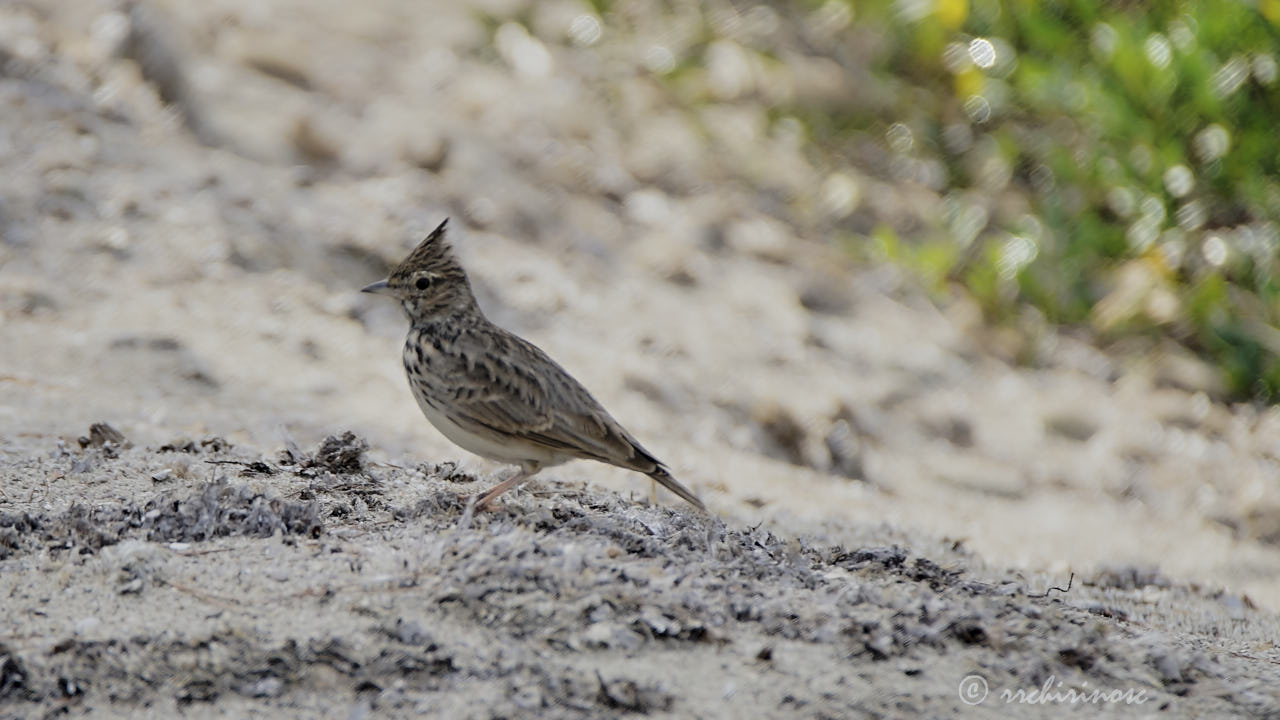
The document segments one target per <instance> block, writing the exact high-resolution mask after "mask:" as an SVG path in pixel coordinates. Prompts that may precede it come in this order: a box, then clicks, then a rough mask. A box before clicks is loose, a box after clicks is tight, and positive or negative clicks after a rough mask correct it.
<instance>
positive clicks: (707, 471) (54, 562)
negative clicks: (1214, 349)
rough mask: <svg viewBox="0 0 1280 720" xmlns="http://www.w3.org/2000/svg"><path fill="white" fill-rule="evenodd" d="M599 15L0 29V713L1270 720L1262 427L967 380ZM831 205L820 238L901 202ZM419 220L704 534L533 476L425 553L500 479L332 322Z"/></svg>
mask: <svg viewBox="0 0 1280 720" xmlns="http://www.w3.org/2000/svg"><path fill="white" fill-rule="evenodd" d="M621 7H622V8H623V9H622V10H620V11H619V14H618V16H617V17H613V18H611V19H609V22H607V23H605V24H604V26H603V27H604V32H603V35H602V36H601V38H600V39H599V41H598V42H590V43H588V42H584V41H581V37H580V35H581V33H580V32H577V31H573V30H571V28H577V29H578V31H580V30H581V28H582V27H584V25H583V21H580V20H578V19H579V18H581V17H583V16H586V15H589V10H588V8H586V6H579V5H577V4H575V3H542V4H537V5H529V6H525V5H522V4H520V3H496V2H491V3H480V4H477V5H474V6H472V5H464V4H458V5H450V4H446V5H437V4H434V3H432V4H425V3H412V2H396V1H394V0H380V1H377V2H368V3H362V4H360V5H358V6H357V7H354V8H353V7H349V6H348V5H347V4H341V3H336V2H324V1H315V2H301V1H299V2H293V3H290V2H275V3H257V2H249V1H248V0H244V1H243V2H237V1H236V0H219V2H210V3H176V2H175V3H156V4H151V5H146V6H137V7H135V9H134V10H133V11H132V12H131V13H126V12H122V11H121V9H120V8H119V7H118V6H116V5H114V4H110V3H103V2H92V1H90V0H53V1H51V2H42V3H10V4H6V5H3V6H0V108H3V112H2V113H0V117H3V122H0V168H3V172H0V238H3V240H2V242H0V322H2V323H3V325H2V326H0V478H2V479H3V480H2V484H0V598H3V601H2V602H0V717H14V718H17V717H35V716H41V715H44V714H47V713H50V712H56V711H65V712H67V713H69V714H71V715H73V716H90V715H92V716H101V717H149V716H150V717H172V716H174V714H175V713H178V712H181V713H182V714H183V715H184V716H186V717H206V716H208V717H214V716H234V717H255V716H260V717H319V716H324V717H353V718H359V717H383V716H396V715H402V714H403V715H412V714H420V713H431V714H436V715H439V716H450V717H512V716H539V715H542V716H549V717H561V716H565V717H569V716H573V717H582V716H600V715H603V716H613V715H621V714H625V713H630V712H645V713H649V714H653V715H659V716H663V715H667V716H678V717H691V716H698V717H740V716H743V715H744V714H745V715H764V716H777V717H795V716H803V717H864V716H865V717H899V716H901V717H907V716H910V717H915V716H921V715H927V716H948V715H953V714H958V713H961V712H967V713H972V714H975V715H984V714H985V715H990V716H993V717H994V716H1000V717H1005V716H1007V715H1008V714H1010V712H1011V709H1010V707H1009V706H1008V705H1007V703H1006V701H1005V700H1002V699H1000V697H999V694H1000V692H1001V691H1002V690H1009V691H1016V690H1019V689H1021V690H1024V691H1033V690H1035V689H1036V688H1040V687H1043V685H1044V684H1045V683H1046V682H1049V683H1050V684H1051V685H1052V684H1053V683H1057V682H1061V683H1062V685H1061V686H1055V687H1057V689H1058V690H1059V691H1064V690H1067V689H1073V688H1074V689H1076V690H1081V689H1084V690H1086V691H1087V692H1091V691H1092V690H1094V689H1101V690H1103V691H1106V692H1110V691H1117V692H1121V693H1124V692H1128V693H1129V697H1130V698H1132V697H1134V694H1135V693H1139V692H1141V693H1142V695H1141V697H1142V699H1143V700H1144V702H1142V703H1137V702H1130V703H1125V702H1120V703H1118V704H1108V710H1109V711H1110V712H1114V713H1116V714H1118V715H1133V716H1148V715H1151V714H1154V713H1156V712H1160V711H1165V712H1169V713H1173V714H1176V715H1194V714H1197V713H1199V714H1203V715H1213V716H1241V717H1248V716H1266V715H1267V714H1268V713H1271V714H1274V713H1276V712H1277V708H1280V649H1277V648H1276V647H1275V644H1274V638H1275V637H1276V630H1277V624H1276V617H1275V614H1274V613H1275V611H1276V610H1277V609H1280V554H1277V550H1276V543H1277V542H1280V482H1278V481H1280V478H1278V477H1277V469H1278V467H1280V465H1278V464H1277V463H1278V458H1280V414H1277V413H1276V412H1275V411H1274V410H1270V409H1267V410H1258V409H1255V408H1252V407H1249V406H1233V405H1229V404H1226V403H1223V402H1221V401H1220V399H1219V398H1218V397H1217V395H1216V394H1215V386H1214V383H1213V381H1212V379H1211V373H1209V372H1207V370H1206V369H1205V368H1203V367H1202V366H1200V365H1199V364H1198V363H1197V361H1195V360H1194V359H1191V358H1188V357H1185V356H1184V355H1182V354H1180V353H1177V352H1175V351H1172V350H1168V351H1166V352H1163V353H1160V354H1144V355H1140V356H1135V355H1125V356H1116V355H1111V356H1109V355H1106V354H1103V353H1101V352H1099V351H1097V350H1096V349H1093V348H1091V347H1089V346H1088V345H1087V344H1084V343H1081V342H1079V341H1077V340H1074V339H1072V338H1071V337H1068V336H1065V335H1049V336H1045V337H1043V338H1040V339H1037V340H1034V341H1033V342H1034V344H1035V347H1034V352H1033V353H1031V355H1033V356H1034V357H1035V358H1037V361H1036V362H1035V363H1034V364H1033V366H1032V367H1026V366H1012V365H1010V364H1009V363H1008V362H1006V361H1005V360H1004V359H1003V357H1004V356H1005V355H1007V354H1008V352H1007V348H1008V347H1009V345H1010V343H1011V342H1013V343H1015V344H1016V343H1017V342H1020V341H1019V340H1017V339H1014V340H1012V341H1011V339H1010V338H1009V337H1008V336H1006V335H1003V334H1000V333H994V332H992V331H989V330H986V329H984V328H982V327H981V325H980V324H979V323H977V322H976V320H975V313H974V312H973V311H972V310H971V309H970V308H968V307H967V306H965V305H964V304H962V303H956V304H953V305H951V306H949V307H947V308H945V309H942V310H939V309H937V308H936V307H935V306H934V305H932V304H930V303H929V302H926V301H925V300H924V299H923V298H922V296H921V295H920V294H919V293H917V292H916V291H914V290H912V289H911V287H910V285H909V284H908V283H905V282H904V280H903V279H902V278H901V277H900V276H899V275H898V274H897V273H896V272H894V271H893V270H891V269H886V268H872V267H864V266H856V265H854V264H853V263H852V262H851V261H850V260H849V259H848V257H847V256H846V255H845V254H843V253H840V252H837V251H835V250H833V249H832V245H831V243H830V242H829V241H830V239H831V238H832V237H833V232H834V229H835V228H836V227H837V226H838V223H837V222H836V221H835V220H834V219H833V218H832V217H831V213H832V212H833V209H832V208H830V207H827V206H826V205H824V204H823V203H814V202H807V201H806V199H811V198H815V197H819V196H821V188H823V187H827V186H828V185H829V184H830V183H829V180H830V176H831V175H830V174H831V172H832V168H830V167H824V166H823V165H822V164H821V162H819V161H818V160H815V159H813V158H811V157H809V156H808V155H806V153H805V152H804V151H803V148H802V145H801V144H799V143H797V142H796V141H795V138H794V137H793V136H792V135H789V134H788V133H789V132H790V131H789V130H788V129H787V127H786V126H785V125H782V126H780V127H772V126H770V125H769V123H768V121H767V115H766V112H765V106H764V104H763V101H762V100H761V99H760V98H755V97H751V96H747V97H741V98H726V99H725V101H724V102H721V103H718V104H715V105H714V106H711V107H689V106H687V105H684V104H682V103H681V102H680V101H679V97H678V96H677V95H673V93H672V92H671V91H670V90H669V89H668V88H667V87H666V86H664V85H663V84H662V83H660V82H658V81H656V80H655V79H654V78H653V76H652V74H651V73H650V72H649V71H648V70H646V65H645V62H646V60H645V58H652V52H650V50H651V49H652V47H653V43H655V42H658V40H662V41H663V42H668V43H674V42H676V41H675V40H672V39H671V37H672V36H673V35H677V36H678V35H679V34H680V33H679V32H678V30H679V28H680V27H682V25H681V24H680V22H681V17H683V16H680V17H671V18H663V17H649V16H647V15H646V14H645V12H644V11H643V10H642V9H641V8H642V7H643V6H639V5H631V4H623V5H622V6H621ZM715 7H719V6H715ZM725 7H728V6H725ZM672 12H673V13H676V11H672ZM676 15H677V16H678V15H679V13H676ZM517 18H518V19H521V20H523V21H524V22H525V23H526V24H527V26H528V27H531V28H533V31H534V35H532V36H531V35H529V34H527V33H525V32H524V31H523V30H521V29H520V28H521V26H519V25H515V24H512V22H511V21H512V20H513V19H517ZM685 19H687V18H685ZM575 20H578V23H577V24H576V25H575V24H574V23H575ZM624 20H625V22H624ZM784 20H786V18H784ZM586 26H587V27H588V29H589V27H590V23H589V22H587V23H586ZM575 32H577V34H575ZM575 39H576V40H575ZM796 65H797V67H798V68H800V69H796V70H794V72H793V73H792V75H791V76H786V75H785V73H784V74H783V75H780V76H778V77H776V78H774V80H776V81H777V82H779V83H786V82H788V81H790V82H792V83H793V84H794V85H795V86H796V91H797V92H800V91H804V90H805V86H804V83H803V82H802V81H803V79H804V78H805V77H807V76H806V75H805V74H804V72H802V69H803V68H806V67H810V65H806V64H805V63H804V62H801V61H796ZM788 78H790V79H789V80H788ZM840 172H841V173H843V175H842V177H854V178H855V179H856V181H857V182H858V183H859V185H858V187H859V188H860V189H859V197H860V198H861V200H860V201H859V204H858V206H857V208H856V210H854V211H853V212H854V218H855V219H856V220H857V222H858V223H861V224H867V223H870V224H871V225H874V224H875V223H877V222H882V221H883V222H896V221H902V222H906V221H905V220H902V218H903V217H908V218H909V216H913V214H923V213H925V212H926V211H927V209H928V207H930V206H931V204H936V203H937V202H938V199H937V198H931V197H929V196H928V194H927V193H924V192H922V191H920V190H919V189H918V188H894V187H892V186H889V185H887V184H885V183H883V182H880V181H877V180H875V179H874V176H873V175H870V174H868V175H860V174H858V169H857V168H843V169H841V170H840ZM840 212H843V213H847V212H849V208H847V207H845V208H843V209H841V210H840ZM446 216H450V217H451V218H452V227H454V228H455V232H456V235H455V244H456V246H457V247H458V250H459V253H460V254H461V255H462V257H463V260H464V263H465V264H466V265H467V267H468V268H470V269H471V270H472V275H473V280H474V282H475V284H476V285H477V287H478V289H479V291H480V294H481V298H482V303H483V304H484V305H485V307H486V309H487V310H488V312H489V313H490V315H491V316H492V317H493V318H494V319H496V320H498V321H499V322H501V323H502V324H504V325H506V326H508V327H510V328H512V329H514V330H516V331H518V332H520V333H522V334H524V335H526V336H527V337H529V338H531V339H532V340H534V341H535V342H537V343H538V344H539V345H541V346H542V347H543V348H544V349H546V350H547V351H548V352H549V353H550V354H551V355H552V356H553V357H556V358H557V359H559V360H560V361H561V362H562V364H564V365H565V366H566V367H567V368H569V369H570V370H571V371H572V372H573V373H574V374H575V375H577V376H578V377H579V378H580V379H581V380H582V381H583V382H584V383H585V384H586V385H587V386H588V387H589V388H591V389H592V390H593V391H594V392H595V393H596V394H597V396H598V397H600V399H601V400H602V401H603V402H604V404H605V405H606V406H607V407H609V408H610V409H611V411H612V412H613V414H614V415H615V416H616V417H618V418H619V419H620V420H622V421H623V422H624V423H625V424H626V425H627V426H628V427H629V428H630V429H631V430H632V431H633V432H634V433H635V434H636V435H637V436H638V437H640V438H641V439H642V440H643V441H644V442H645V444H646V445H647V446H648V447H650V448H651V449H652V450H654V451H655V452H656V453H657V454H659V455H660V456H661V457H663V458H664V459H666V460H667V461H668V462H669V463H670V464H671V465H672V467H673V468H674V469H675V471H676V475H677V476H678V477H680V478H681V479H682V480H683V481H684V482H685V483H686V484H688V485H690V486H691V487H692V488H694V489H695V490H696V491H697V492H699V493H700V494H701V495H702V497H703V498H704V499H705V500H706V501H707V503H708V505H709V506H710V507H711V508H712V510H713V516H710V517H705V516H700V515H698V514H696V513H692V512H690V511H689V509H688V508H686V507H683V506H681V505H680V504H679V502H678V500H676V499H674V498H671V497H670V496H664V497H661V498H659V501H660V502H659V505H657V506H653V505H651V504H650V503H649V487H648V482H647V480H645V479H644V478H642V477H639V476H635V475H633V474H628V473H625V472H622V471H616V470H614V469H611V468H605V467H602V466H597V465H594V464H588V463H577V464H573V465H569V466H564V467H562V468H556V469H554V470H553V471H549V472H546V473H544V474H543V476H541V478H540V480H539V481H538V482H535V483H533V484H531V485H530V487H529V488H528V490H526V491H523V492H517V493H514V494H512V495H511V496H510V498H509V499H508V500H506V502H505V504H504V505H503V507H501V508H499V509H498V510H496V511H494V512H489V513H483V514H480V515H478V516H475V517H464V512H463V503H462V502H460V501H459V500H458V496H459V495H460V494H466V493H470V492H474V491H476V490H479V489H481V488H484V487H487V486H488V485H490V484H492V483H493V482H495V480H494V478H495V477H496V476H498V475H500V473H501V472H502V469H501V468H499V467H496V466H493V465H491V464H488V463H485V462H483V461H480V460H478V459H475V458H471V457H469V456H467V455H466V454H465V453H464V452H462V451H460V450H458V449H456V448H454V447H452V446H451V445H449V444H448V443H447V441H445V440H444V439H443V438H441V437H440V436H439V435H437V434H436V433H435V432H434V431H433V430H432V429H431V428H430V427H429V426H428V425H427V423H426V422H425V421H424V420H423V419H422V418H421V416H420V414H419V413H418V410H417V408H416V407H415V405H414V404H413V402H412V400H411V398H410V397H409V394H408V392H407V390H406V388H405V383H404V379H403V377H402V371H401V368H400V365H399V349H398V346H399V343H400V341H401V339H402V337H403V332H404V329H405V328H404V320H403V318H402V317H401V316H400V314H399V311H398V309H397V308H395V307H394V306H393V305H391V304H390V303H384V302H379V299H378V298H374V297H369V296H361V295H360V294H359V293H358V292H356V290H357V289H358V288H359V287H361V286H363V285H364V284H367V283H368V282H371V281H373V280H376V279H379V278H380V277H381V276H382V275H383V274H384V273H385V272H386V270H387V268H388V267H389V265H390V264H391V263H394V262H395V261H397V260H398V259H399V258H400V257H401V256H402V255H403V254H404V253H405V252H406V251H407V249H408V248H409V247H411V246H412V245H413V244H414V243H416V242H417V240H419V239H420V237H421V235H422V233H423V232H424V231H426V230H428V229H429V228H430V227H433V226H434V225H435V224H436V223H438V222H439V221H440V220H441V219H442V218H444V217H446ZM94 423H106V424H108V425H109V427H110V429H108V428H106V427H98V428H97V429H96V430H95V431H92V432H91V431H90V426H91V425H92V424H94ZM346 431H351V432H353V433H354V435H353V436H349V437H347V438H346V439H345V440H343V439H335V440H332V441H327V445H324V446H322V445H321V443H322V441H324V440H325V438H326V437H330V436H333V437H335V438H342V437H343V433H344V432H346ZM82 437H83V441H81V438H82ZM364 443H367V445H368V448H367V450H366V449H364V447H363V444H364ZM299 447H301V448H302V449H301V450H299V449H297V448H299ZM1073 574H1074V582H1073V583H1072V584H1071V587H1070V589H1069V590H1067V591H1053V590H1050V588H1052V587H1055V586H1056V587H1060V588H1066V587H1067V583H1068V580H1069V578H1071V577H1072V575H1073ZM1046 592H1047V595H1046ZM970 675H974V676H978V677H981V678H983V680H984V682H985V683H987V685H988V687H989V689H990V691H991V694H990V696H989V697H988V698H986V699H985V700H984V701H983V702H980V703H977V704H974V705H970V704H967V703H966V702H965V699H970V700H972V699H976V697H977V696H969V697H968V698H965V697H962V692H961V685H962V681H963V680H964V679H965V678H966V677H967V676H970ZM966 687H969V688H970V689H972V685H970V686H966ZM1070 705H1071V703H1069V702H1065V701H1060V700H1054V701H1051V702H1041V703H1034V704H1027V705H1020V706H1019V707H1018V708H1017V709H1016V711H1017V712H1018V713H1019V714H1022V713H1024V712H1025V713H1026V714H1027V715H1029V716H1038V715H1044V716H1053V715H1055V714H1060V713H1064V712H1067V711H1069V709H1070V708H1069V707H1068V706H1070ZM1077 705H1078V704H1077ZM1075 709H1077V710H1079V709H1080V708H1078V707H1077V708H1075Z"/></svg>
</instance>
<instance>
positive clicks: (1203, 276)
mask: <svg viewBox="0 0 1280 720" xmlns="http://www.w3.org/2000/svg"><path fill="white" fill-rule="evenodd" d="M807 7H808V8H809V11H810V12H812V13H813V14H814V16H820V15H822V14H826V15H836V16H840V17H841V18H842V19H844V20H846V21H847V22H842V23H841V27H840V29H839V32H838V33H837V37H836V38H835V41H834V42H833V43H832V44H831V45H830V46H829V47H828V48H826V49H825V52H828V53H830V54H831V55H832V56H833V57H834V58H835V59H836V60H837V61H838V62H840V63H841V65H842V66H844V67H846V68H848V67H851V66H853V65H854V64H858V63H860V64H862V66H863V67H865V69H866V71H867V72H868V73H869V74H870V76H871V78H874V80H875V81H876V82H878V83H882V84H883V87H882V88H881V90H882V91H887V92H880V93H877V94H876V96H877V97H883V96H886V95H887V96H889V97H891V98H892V99H891V100H889V101H886V102H884V103H883V104H881V105H876V104H875V103H866V102H852V103H848V104H845V105H842V106H833V105H832V104H830V103H827V104H812V105H805V104H804V103H797V104H795V105H794V106H793V107H789V108H786V109H785V111H786V112H789V113H794V114H795V115H796V116H797V117H801V118H803V119H804V120H805V122H806V125H807V127H808V128H809V129H810V133H811V137H812V140H813V142H814V143H816V144H817V146H819V147H821V148H823V150H824V151H826V152H829V153H834V154H836V155H837V156H839V155H844V156H857V155H858V153H859V151H858V149H857V146H858V144H859V143H864V142H865V140H866V134H867V133H866V131H867V129H868V128H872V129H878V131H879V132H880V133H881V134H882V137H883V140H882V142H883V145H884V147H885V149H886V153H887V158H888V159H887V161H886V163H885V169H886V171H887V173H888V174H889V175H890V176H891V177H893V178H894V179H895V180H896V181H898V182H907V183H910V182H917V183H923V184H925V185H930V186H932V187H934V189H936V190H937V191H938V193H939V194H940V195H941V196H942V197H943V208H944V210H943V211H942V212H941V213H940V214H941V215H942V217H940V218H939V222H938V224H937V225H936V226H935V227H932V228H925V229H923V230H922V231H919V232H912V233H911V234H910V236H909V239H908V238H907V237H903V238H899V237H898V235H899V234H900V233H898V232H896V231H895V229H893V228H892V227H888V226H881V227H879V228H877V229H876V230H875V231H873V232H872V233H870V235H871V236H872V237H873V238H874V239H876V240H877V241H878V245H879V247H880V248H881V249H882V250H883V251H884V252H885V253H886V254H888V255H889V256H890V257H892V258H894V259H896V260H898V261H900V262H903V263H906V264H907V265H910V266H912V267H913V268H915V269H916V270H918V271H919V272H920V273H922V274H923V276H924V277H925V278H926V279H928V280H930V281H932V282H935V283H937V284H938V287H943V286H945V285H946V284H948V283H953V282H955V283H959V284H960V285H962V286H963V287H964V288H967V290H968V291H969V292H970V293H972V295H973V296H974V297H976V298H977V299H978V300H979V301H980V302H981V304H982V305H983V307H984V308H985V309H986V311H987V312H988V314H989V316H991V317H993V318H995V319H997V320H1012V319H1014V318H1015V317H1016V316H1017V315H1018V314H1019V313H1022V312H1025V309H1026V308H1028V307H1031V308H1035V309H1036V310H1038V311H1039V313H1042V314H1043V316H1044V318H1046V319H1047V320H1049V321H1050V322H1054V323H1067V324H1076V325H1087V326H1089V327H1091V328H1093V329H1094V330H1096V331H1097V332H1098V333H1099V334H1100V336H1101V337H1102V338H1104V339H1107V338H1118V337H1131V336H1133V335H1134V334H1149V335H1163V336H1168V337H1172V338H1175V339H1176V340H1178V341H1180V342H1182V343H1184V344H1186V345H1187V346H1189V347H1191V348H1193V349H1195V350H1197V351H1198V352H1200V353H1202V354H1203V355H1205V356H1206V357H1207V358H1208V359H1210V360H1211V361H1213V362H1214V363H1215V364H1217V365H1218V366H1219V367H1221V368H1222V369H1223V371H1224V372H1225V375H1226V380H1227V383H1228V387H1229V389H1230V391H1231V392H1232V394H1233V395H1236V396H1238V397H1239V396H1250V397H1253V398H1256V399H1259V400H1264V401H1268V400H1272V399H1273V398H1274V397H1275V395H1276V393H1277V391H1280V361H1278V360H1277V358H1278V357H1280V331H1277V330H1276V329H1275V325H1276V323H1277V319H1278V316H1280V286H1278V285H1277V282H1276V280H1275V279H1274V277H1273V271H1274V270H1275V268H1276V249H1277V241H1278V239H1280V237H1278V231H1277V224H1276V218H1277V215H1280V175H1278V173H1277V171H1278V170H1280V141H1278V140H1277V138H1278V136H1280V84H1278V83H1277V81H1278V80H1280V78H1278V72H1277V50H1278V48H1280V41H1278V39H1277V38H1278V35H1277V33H1278V31H1280V0H1259V2H1258V3H1257V4H1256V5H1255V4H1253V3H1211V2H1178V3H1174V2H1154V3H1132V2H1101V3H1100V2H1089V1H1086V0H1076V1H1065V0H1060V1H1057V2H1031V1H1030V0H1025V1H1024V0H1006V1H1003V2H1001V1H997V0H976V1H975V2H969V1H968V0H893V1H891V0H868V1H866V2H857V3H846V2H844V1H843V0H831V2H827V3H825V4H809V5H808V6H807ZM863 155H865V153H863ZM904 235H905V234H904Z"/></svg>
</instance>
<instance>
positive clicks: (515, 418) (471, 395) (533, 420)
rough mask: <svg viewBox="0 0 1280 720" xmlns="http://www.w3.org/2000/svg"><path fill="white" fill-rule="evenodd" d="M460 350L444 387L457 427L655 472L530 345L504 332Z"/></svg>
mask: <svg viewBox="0 0 1280 720" xmlns="http://www.w3.org/2000/svg"><path fill="white" fill-rule="evenodd" d="M486 341H487V342H486ZM460 346H461V349H462V351H463V352H462V353H461V354H460V356H459V361H458V362H457V363H455V364H454V367H453V371H452V372H451V373H450V378H449V380H450V381H449V383H448V385H449V387H450V388H451V391H452V397H451V400H452V402H451V403H450V405H451V406H452V407H453V408H454V409H455V411H456V414H457V415H458V417H453V418H451V419H453V420H454V421H455V422H457V423H458V424H460V425H463V426H464V427H465V426H466V425H468V424H474V425H479V426H481V427H483V428H487V429H489V430H490V431H491V432H497V433H502V434H504V435H510V436H514V437H516V438H520V439H522V440H525V441H527V442H532V443H536V444H539V445H542V446H545V447H547V448H551V449H553V450H557V451H561V452H565V453H569V454H572V455H577V456H580V457H586V458H591V459H595V460H600V461H603V462H607V463H611V464H614V465H619V466H622V467H626V468H630V469H633V470H639V471H640V472H651V471H653V470H654V469H655V467H656V466H657V464H658V463H657V461H656V460H654V459H653V458H652V456H650V455H649V453H647V452H645V450H644V449H643V448H642V447H640V444H639V443H638V442H636V440H635V438H633V437H632V436H631V434H630V433H628V432H627V431H626V430H625V429H624V428H623V427H622V426H621V425H620V424H619V423H618V421H616V420H614V419H613V417H612V416H611V415H609V413H608V412H607V411H606V410H605V409H604V407H602V406H601V405H600V403H599V402H597V401H596V399H595V398H594V397H592V396H591V393H589V392H588V391H587V389H586V388H584V387H583V386H582V384H581V383H579V382H578V381H577V380H575V379H574V378H573V377H572V376H571V375H569V373H568V372H566V371H565V370H564V368H562V367H560V365H559V364H557V363H556V362H555V361H554V360H552V359H551V358H550V357H548V356H547V354H546V353H544V352H542V350H540V349H538V348H537V347H536V346H534V345H533V344H532V343H529V342H527V341H525V340H523V339H521V338H519V337H517V336H515V335H512V334H510V333H505V332H504V333H502V334H501V335H499V336H492V335H491V336H488V337H487V338H484V339H481V338H476V339H475V340H472V341H470V342H463V343H461V344H460Z"/></svg>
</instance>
